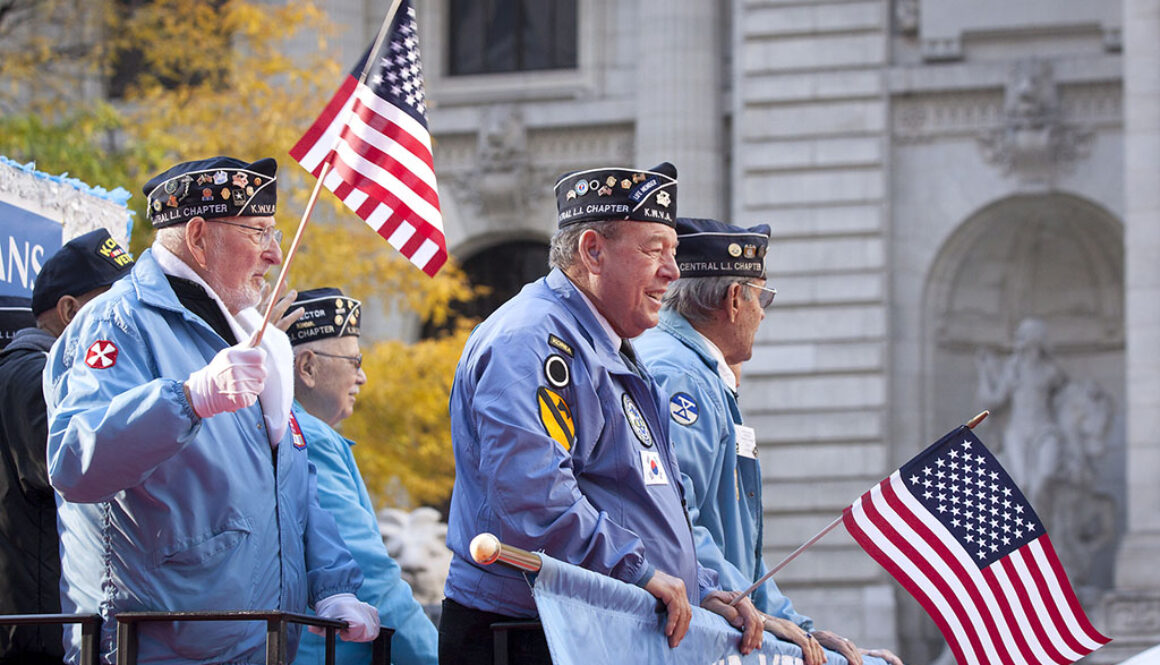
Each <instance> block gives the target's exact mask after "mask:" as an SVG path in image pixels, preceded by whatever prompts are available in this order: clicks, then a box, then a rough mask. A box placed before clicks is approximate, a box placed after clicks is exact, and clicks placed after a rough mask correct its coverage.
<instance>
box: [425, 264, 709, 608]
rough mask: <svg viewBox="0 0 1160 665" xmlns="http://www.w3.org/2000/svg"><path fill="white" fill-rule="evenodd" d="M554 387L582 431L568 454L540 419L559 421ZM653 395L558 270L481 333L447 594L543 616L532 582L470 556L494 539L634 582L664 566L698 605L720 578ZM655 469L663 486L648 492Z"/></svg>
mask: <svg viewBox="0 0 1160 665" xmlns="http://www.w3.org/2000/svg"><path fill="white" fill-rule="evenodd" d="M549 360H551V368H552V370H553V371H554V372H555V373H554V374H553V375H552V377H554V378H549V375H548V370H549V367H548V365H547V363H548V361H549ZM562 367H563V368H566V369H567V371H566V372H565V371H564V370H563V369H562ZM547 390H551V391H553V392H554V393H555V394H556V395H558V397H559V399H560V400H562V402H563V403H564V404H565V405H566V406H565V407H560V409H561V410H563V411H566V412H568V413H569V414H570V417H571V420H572V421H573V423H574V426H575V441H574V442H573V443H572V444H571V446H570V450H566V449H565V446H564V445H562V444H561V443H558V442H557V441H555V440H553V439H552V438H551V437H550V436H549V435H548V431H547V428H546V426H545V424H544V422H543V421H542V419H541V418H542V415H543V417H547V418H552V417H553V416H552V415H550V414H549V412H550V409H549V408H547V407H544V408H543V409H542V408H541V406H540V403H539V401H538V395H546V394H547V393H545V392H541V391H547ZM658 400H659V394H658V393H657V392H656V385H655V383H654V382H653V381H652V379H651V378H649V377H648V376H647V375H645V376H643V377H642V376H638V375H637V374H636V373H634V372H633V371H632V370H630V369H629V368H628V367H627V366H626V365H625V363H624V361H623V360H622V359H621V357H620V355H619V353H618V350H617V349H615V348H612V342H611V340H610V339H609V338H608V335H606V334H605V333H604V332H603V330H602V329H601V327H600V323H599V322H598V321H597V319H596V317H595V316H594V315H593V313H592V310H591V309H590V308H589V307H588V305H587V304H586V303H585V302H584V300H583V297H582V296H581V294H580V292H579V291H577V290H576V287H575V286H573V285H572V283H571V282H570V281H568V279H567V277H565V276H564V274H563V273H561V272H560V271H559V270H554V271H552V272H551V273H550V274H549V275H548V276H547V277H545V278H543V279H540V280H537V281H536V282H533V283H532V284H529V285H528V286H526V287H524V289H523V290H522V291H521V292H520V293H519V295H517V296H516V297H515V298H513V299H512V300H510V301H508V302H507V303H506V304H505V305H504V306H503V307H501V308H500V309H499V310H497V311H496V312H495V313H494V314H492V315H491V316H490V317H489V318H488V319H487V320H486V321H485V322H484V323H482V324H481V325H480V326H479V327H478V328H476V330H475V331H474V332H473V333H472V335H471V338H470V339H469V340H468V342H467V346H466V348H465V349H464V351H463V356H462V357H461V359H460V361H459V367H458V368H457V370H456V373H455V383H454V386H453V387H452V390H451V404H450V407H451V438H452V442H453V446H454V449H455V487H454V491H453V493H452V497H451V514H450V520H449V525H448V535H447V544H448V546H449V547H450V548H451V550H452V551H453V552H454V554H455V556H454V558H453V559H452V562H451V571H450V574H449V576H448V578H447V584H446V586H445V589H444V591H445V593H446V595H447V597H448V598H450V599H452V600H454V601H455V602H458V603H460V604H462V605H465V606H468V607H473V608H476V609H479V610H483V611H488V612H497V613H500V614H505V615H508V616H514V617H528V616H534V615H535V607H534V604H533V602H532V597H531V593H530V591H529V588H528V582H527V581H526V580H525V579H524V577H523V575H521V574H520V573H518V572H516V571H514V570H512V569H509V568H506V567H500V566H491V567H484V566H479V565H477V564H475V563H474V562H473V561H472V560H471V558H470V553H469V552H468V544H469V543H470V542H471V539H472V538H474V537H475V536H476V535H477V534H479V533H480V532H484V531H487V532H491V533H493V534H495V535H496V536H498V537H499V539H500V540H501V541H502V542H504V543H507V544H510V545H515V546H517V547H521V548H524V549H527V550H535V551H545V552H547V553H548V554H550V555H552V556H556V557H558V558H561V559H563V560H567V561H569V562H572V563H575V564H577V565H580V566H583V567H585V568H588V569H590V570H594V571H596V572H598V573H602V574H605V575H611V576H612V577H615V578H617V579H620V580H623V581H625V582H629V583H636V582H638V581H640V580H641V578H642V577H643V576H644V575H646V574H647V573H648V571H649V566H650V565H651V566H655V568H656V569H658V570H662V571H664V572H666V573H669V574H671V575H675V576H677V577H679V578H681V579H682V580H684V582H685V587H686V590H687V591H688V593H689V598H690V602H692V603H693V604H694V605H698V604H700V598H701V594H702V593H704V592H705V591H707V590H709V589H712V588H715V587H716V575H715V574H713V573H712V572H711V571H707V570H704V569H701V568H700V566H699V565H698V564H697V561H696V557H695V555H694V550H693V537H692V533H691V531H690V527H689V523H688V519H687V517H686V515H685V512H684V508H683V505H682V502H683V497H682V492H681V484H680V482H679V478H680V472H679V470H678V468H677V460H676V457H675V456H674V455H673V452H672V447H671V446H670V445H669V441H668V433H667V426H666V425H665V421H664V419H663V418H662V416H661V412H660V411H659V408H660V404H659V401H658ZM552 401H553V402H555V401H556V400H555V398H553V399H552ZM630 415H631V416H632V419H633V421H634V422H636V423H637V424H636V426H632V425H630V423H629V418H630ZM646 441H647V443H646ZM652 462H656V465H657V466H656V469H657V470H656V473H657V474H658V475H659V474H660V473H661V472H663V475H664V478H665V479H666V482H665V483H663V484H659V483H658V484H647V483H646V477H645V471H646V469H652ZM657 477H658V476H653V477H652V478H654V479H655V478H657Z"/></svg>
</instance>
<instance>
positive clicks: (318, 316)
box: [287, 287, 362, 344]
mask: <svg viewBox="0 0 1160 665" xmlns="http://www.w3.org/2000/svg"><path fill="white" fill-rule="evenodd" d="M298 307H301V308H303V309H305V310H306V313H305V314H303V315H302V318H300V319H298V320H297V321H295V322H294V325H292V326H290V330H289V331H288V332H287V334H288V335H290V343H291V344H302V343H303V342H314V341H317V340H320V339H326V338H328V337H348V336H354V337H358V336H359V319H360V318H361V317H362V303H361V302H359V301H357V300H355V299H354V298H348V297H346V296H344V295H343V294H342V291H340V290H338V289H335V288H329V287H327V288H321V289H310V290H309V291H302V292H301V293H299V294H298V298H296V299H295V300H294V304H293V305H291V308H292V309H296V308H298Z"/></svg>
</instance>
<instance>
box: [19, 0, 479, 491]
mask: <svg viewBox="0 0 1160 665" xmlns="http://www.w3.org/2000/svg"><path fill="white" fill-rule="evenodd" d="M329 32H330V30H329V28H328V21H327V18H326V16H325V15H324V14H323V13H322V12H321V11H320V10H319V9H318V8H317V7H316V6H314V5H313V4H312V3H311V2H299V1H293V0H291V1H288V2H285V3H277V4H274V3H264V2H259V1H256V0H0V155H5V156H7V157H9V158H11V159H14V160H17V161H35V162H36V164H37V168H39V169H40V170H42V171H47V172H52V173H62V172H68V173H69V174H70V175H72V176H74V177H77V178H80V179H82V180H84V181H86V182H88V183H90V184H93V185H100V186H103V187H106V188H109V189H112V188H115V187H124V188H125V189H127V190H129V191H131V192H133V194H134V197H133V199H132V200H131V201H130V205H131V208H132V209H133V210H134V211H135V212H136V220H138V221H137V223H136V224H135V225H134V231H133V238H132V248H133V250H134V253H139V252H140V251H142V250H143V249H144V248H145V247H147V246H148V244H149V243H150V242H151V240H152V237H151V236H152V233H151V229H149V228H148V225H147V224H145V223H142V221H143V220H145V219H147V217H146V216H145V214H144V213H145V210H144V197H143V196H141V195H140V185H141V183H143V182H144V181H145V180H147V179H148V178H149V177H151V176H152V175H154V174H156V173H157V172H159V171H160V170H161V169H163V168H165V167H166V166H168V165H170V164H172V163H174V162H177V161H183V160H188V159H200V158H203V157H208V156H212V155H220V154H226V155H234V156H237V157H241V158H245V159H257V158H258V157H263V156H274V157H275V158H277V160H278V163H279V173H278V176H279V181H280V183H279V188H278V189H279V198H280V199H281V205H279V210H278V223H279V226H280V227H281V228H282V229H284V230H285V231H286V234H287V236H290V235H292V233H293V230H294V229H296V228H297V225H298V221H299V217H300V215H301V212H302V210H303V208H304V207H305V201H306V199H307V197H308V195H309V192H310V189H311V188H312V187H313V185H314V179H313V178H312V177H310V176H309V175H308V174H307V173H306V172H305V171H303V170H302V168H301V167H299V166H298V165H297V164H296V163H295V162H294V161H293V160H292V159H291V158H290V157H289V155H288V154H287V151H288V150H289V148H290V147H291V146H292V145H293V144H294V143H295V141H297V139H298V138H299V136H301V134H302V132H304V131H305V129H306V128H307V127H309V126H310V123H311V122H312V121H313V120H314V118H315V117H316V116H317V115H318V113H319V112H320V111H321V110H322V107H323V105H324V104H325V103H326V101H327V100H328V99H329V98H330V96H331V95H332V94H333V92H334V89H335V88H337V86H338V84H339V82H340V78H341V75H342V73H343V72H345V70H346V69H347V67H348V66H349V64H350V63H337V62H333V61H330V60H326V59H324V58H322V57H320V56H319V55H318V54H322V53H326V52H327V42H326V40H327V38H328V34H329ZM292 40H293V41H296V42H297V43H298V44H299V47H298V48H296V49H293V52H294V55H291V50H292V49H289V48H287V45H288V44H289V43H291V41H292ZM304 43H305V44H308V45H309V47H307V48H302V46H301V45H302V44H304ZM303 54H304V55H303ZM110 96H112V98H110ZM436 159H438V156H436ZM323 200H324V201H329V202H330V204H331V205H329V206H319V208H318V209H316V211H315V213H314V216H315V218H316V219H315V220H312V222H311V224H310V226H309V227H308V228H307V231H306V235H305V236H304V241H303V245H302V248H301V250H300V252H299V256H298V258H296V259H295V262H294V264H293V265H292V267H291V270H290V277H289V282H290V286H291V287H295V288H302V289H306V288H315V287H319V286H338V287H340V288H342V289H343V290H344V291H345V292H346V293H348V294H350V295H351V296H352V297H356V298H360V299H361V300H363V303H364V304H363V308H364V311H366V310H373V309H375V308H382V311H387V312H391V313H393V314H394V315H395V316H396V318H398V317H399V316H402V317H403V318H409V319H410V320H413V321H430V322H432V323H434V324H436V325H437V326H440V325H442V326H445V328H447V329H450V330H451V331H452V332H450V333H447V334H444V335H442V336H441V337H438V338H435V339H427V340H421V341H418V342H414V343H404V342H399V341H380V342H374V343H371V342H370V341H369V340H366V341H364V349H363V351H364V367H365V368H366V371H367V374H368V377H369V381H368V383H367V385H366V386H365V387H364V388H363V390H362V392H361V393H360V397H359V403H358V406H357V407H356V409H355V413H354V416H352V417H351V418H350V419H348V420H347V421H346V422H345V423H344V424H343V427H344V434H346V435H347V436H348V437H350V438H352V439H353V440H355V441H357V442H358V445H357V446H356V447H355V449H354V452H355V455H356V457H357V458H358V462H359V465H360V467H361V468H362V470H363V475H364V477H365V479H366V481H367V485H368V487H369V488H370V490H371V493H372V495H374V496H375V497H376V499H377V500H378V501H377V503H378V504H379V505H390V504H395V505H397V504H410V505H411V506H414V505H436V506H439V505H442V504H443V503H444V502H445V501H446V499H447V497H448V496H449V495H450V491H451V484H452V480H453V475H454V467H453V459H452V455H451V444H450V430H449V415H448V411H447V397H448V394H449V393H450V388H451V379H452V375H453V372H454V368H455V363H456V361H457V359H458V357H459V353H460V351H461V349H462V348H463V344H464V342H465V340H466V336H467V327H466V325H467V324H466V323H459V324H455V322H451V325H447V323H448V319H449V317H451V316H452V310H451V307H450V305H451V303H452V302H454V301H457V300H458V301H463V300H468V299H469V298H470V297H471V296H472V288H471V287H470V286H469V285H468V283H467V281H466V279H465V277H464V275H463V273H462V271H460V270H459V269H458V268H457V267H456V266H455V265H454V262H453V261H452V262H449V263H448V264H447V265H446V266H445V267H444V268H443V269H442V271H441V272H440V274H439V275H438V276H437V277H435V278H434V279H432V278H428V277H427V276H426V275H424V274H423V273H422V272H420V271H419V270H417V269H415V268H414V267H412V266H411V265H410V264H409V263H408V262H407V261H406V260H404V259H402V258H401V257H399V256H398V255H397V253H396V252H395V250H393V249H392V248H391V247H390V246H389V245H388V244H387V243H386V241H384V240H382V239H381V238H380V237H379V236H378V235H377V234H376V233H375V232H374V231H373V230H371V229H370V228H368V227H367V226H366V224H364V223H363V222H362V220H360V219H358V217H357V216H355V215H354V214H353V213H351V212H349V211H348V210H346V209H345V208H344V207H343V206H342V204H341V203H340V202H338V200H337V199H335V198H334V197H333V196H331V195H330V194H329V193H328V192H326V193H324V194H323ZM287 242H288V241H287ZM365 318H366V315H365V314H364V320H365ZM373 318H374V317H372V319H373ZM364 331H366V332H371V331H367V330H366V328H365V327H364ZM404 507H406V506H404Z"/></svg>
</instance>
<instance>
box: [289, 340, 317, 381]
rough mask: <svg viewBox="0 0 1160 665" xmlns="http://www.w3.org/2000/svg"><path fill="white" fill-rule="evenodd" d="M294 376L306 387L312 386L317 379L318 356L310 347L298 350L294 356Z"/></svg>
mask: <svg viewBox="0 0 1160 665" xmlns="http://www.w3.org/2000/svg"><path fill="white" fill-rule="evenodd" d="M294 376H295V377H297V378H298V380H299V381H301V382H302V385H303V386H305V387H307V388H313V387H314V384H315V382H317V381H318V356H316V355H314V352H313V351H311V350H310V349H305V350H303V351H299V352H298V353H297V354H296V355H295V356H294Z"/></svg>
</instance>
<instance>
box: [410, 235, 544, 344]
mask: <svg viewBox="0 0 1160 665" xmlns="http://www.w3.org/2000/svg"><path fill="white" fill-rule="evenodd" d="M463 272H465V273H467V278H468V279H469V280H470V281H471V283H472V284H480V285H483V286H486V287H488V289H490V290H489V291H488V292H487V293H486V294H485V295H482V296H479V297H478V298H475V299H474V300H472V301H471V302H466V303H463V302H457V303H452V309H453V310H454V311H455V313H456V314H457V315H459V316H463V317H467V318H472V319H479V320H481V321H482V320H483V319H486V318H487V317H488V316H490V315H491V313H492V312H494V311H495V310H497V309H499V306H500V305H502V304H504V303H505V302H507V301H508V300H511V298H512V297H513V296H514V295H516V294H517V293H519V292H520V289H522V288H524V285H525V284H527V283H528V282H534V281H535V280H537V279H539V278H541V277H543V276H544V275H547V274H548V245H547V244H545V243H542V242H536V241H531V240H516V241H511V242H505V243H502V244H499V245H495V246H492V247H489V248H488V249H485V250H483V251H481V252H479V253H477V254H475V255H474V256H472V257H471V258H469V259H467V260H465V261H464V262H463ZM453 328H454V326H453V325H452V324H451V323H448V324H446V325H444V326H435V325H432V324H431V323H425V324H424V325H423V330H422V332H421V335H422V336H423V337H424V338H431V337H435V336H437V335H439V334H441V333H444V332H447V331H450V330H452V329H453Z"/></svg>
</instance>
